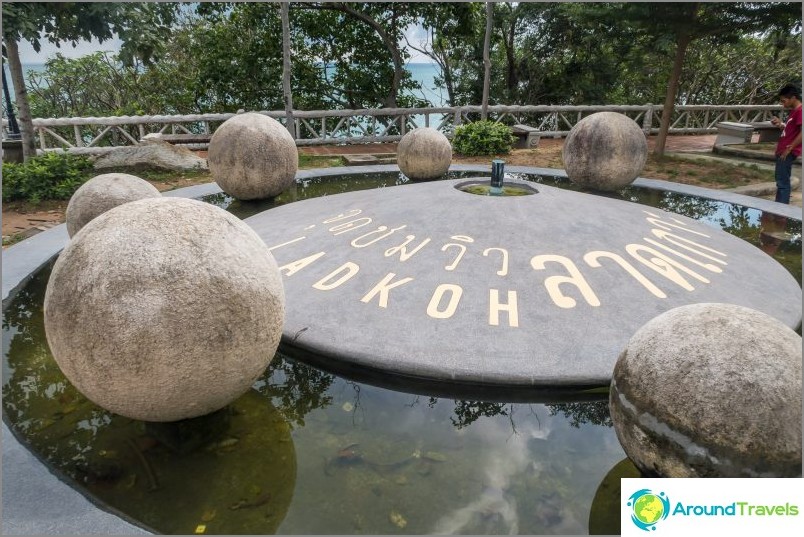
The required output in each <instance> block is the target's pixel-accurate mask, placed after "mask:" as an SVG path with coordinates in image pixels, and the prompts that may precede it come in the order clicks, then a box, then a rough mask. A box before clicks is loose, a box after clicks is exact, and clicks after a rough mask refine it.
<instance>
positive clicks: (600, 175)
mask: <svg viewBox="0 0 804 537" xmlns="http://www.w3.org/2000/svg"><path fill="white" fill-rule="evenodd" d="M562 158H563V159H564V169H565V170H566V172H567V177H569V179H570V181H572V182H573V183H576V184H579V185H582V186H585V187H588V188H591V189H594V190H604V191H613V190H620V189H621V188H623V187H625V186H628V185H630V184H631V183H632V182H633V180H634V179H636V178H637V177H638V176H639V174H640V173H642V168H644V167H645V162H646V161H647V160H648V142H647V140H645V135H644V134H643V133H642V129H640V128H639V125H637V124H636V123H635V122H634V121H633V120H632V119H630V118H629V117H627V116H625V115H623V114H618V113H617V112H597V113H595V114H592V115H590V116H587V117H585V118H583V119H582V120H580V121H579V122H578V123H577V124H576V125H575V126H574V127H573V128H572V130H570V133H569V135H567V139H566V140H565V141H564V147H563V149H562Z"/></svg>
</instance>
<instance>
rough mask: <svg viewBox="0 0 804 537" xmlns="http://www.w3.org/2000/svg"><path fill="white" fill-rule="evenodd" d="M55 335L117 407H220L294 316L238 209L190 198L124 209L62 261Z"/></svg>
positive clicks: (76, 370)
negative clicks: (289, 313) (231, 210)
mask: <svg viewBox="0 0 804 537" xmlns="http://www.w3.org/2000/svg"><path fill="white" fill-rule="evenodd" d="M44 309H45V332H46V335H47V341H48V344H49V345H50V349H51V351H52V353H53V357H54V358H55V360H56V362H57V363H58V365H59V367H60V368H61V370H62V372H63V373H64V375H65V376H66V377H67V378H68V379H69V380H70V382H72V383H73V384H74V385H75V387H76V388H77V389H78V390H79V391H81V393H83V394H84V395H85V396H86V397H87V398H89V399H90V400H91V401H93V402H94V403H96V404H97V405H99V406H101V407H103V408H105V409H107V410H109V411H111V412H115V413H117V414H121V415H123V416H127V417H130V418H134V419H138V420H144V421H175V420H181V419H184V418H191V417H196V416H201V415H204V414H208V413H210V412H213V411H215V410H218V409H220V408H222V407H224V406H226V405H227V404H229V403H230V402H231V401H233V400H234V399H236V398H237V397H238V396H240V395H241V394H243V393H245V392H246V391H247V390H248V389H249V387H250V386H251V385H252V384H253V383H254V381H255V380H256V379H257V377H259V376H260V375H261V374H262V373H263V372H264V370H265V368H266V366H267V365H268V364H269V363H270V361H271V359H272V358H273V356H274V352H275V351H276V348H277V346H278V344H279V339H280V336H281V333H282V325H283V323H284V289H283V286H282V280H281V276H280V273H279V269H278V267H277V265H276V261H275V260H274V258H273V256H272V255H271V253H270V252H269V251H268V249H267V248H266V247H265V244H264V243H263V241H262V240H261V239H260V238H259V236H258V235H257V234H256V233H255V232H254V231H253V230H252V229H251V228H250V227H248V226H247V225H246V224H245V223H243V222H242V221H241V220H239V219H238V218H236V217H234V216H232V215H231V214H229V213H227V212H226V211H223V210H222V209H219V208H217V207H214V206H212V205H209V204H206V203H202V202H200V201H194V200H188V199H181V198H149V199H145V200H140V201H134V202H131V203H127V204H125V205H121V206H119V207H116V208H114V209H112V210H110V211H108V212H106V213H104V214H102V215H101V216H99V217H97V218H96V219H94V220H93V221H92V222H90V223H89V224H87V225H86V226H85V227H84V229H83V230H82V231H81V233H79V234H78V235H76V236H75V238H74V239H73V240H72V241H70V243H69V244H68V245H67V247H66V248H65V249H64V250H63V251H62V253H61V255H60V256H59V258H58V260H57V261H56V263H55V265H54V267H53V272H52V273H51V276H50V280H49V281H48V286H47V290H46V292H45V307H44Z"/></svg>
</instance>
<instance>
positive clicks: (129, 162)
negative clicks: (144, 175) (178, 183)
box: [94, 139, 207, 171]
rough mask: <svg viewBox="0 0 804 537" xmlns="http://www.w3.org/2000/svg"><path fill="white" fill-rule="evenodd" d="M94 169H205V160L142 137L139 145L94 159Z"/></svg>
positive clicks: (187, 151)
mask: <svg viewBox="0 0 804 537" xmlns="http://www.w3.org/2000/svg"><path fill="white" fill-rule="evenodd" d="M94 166H95V169H96V170H103V169H110V168H128V169H132V170H151V169H156V170H166V171H186V170H206V169H207V161H206V160H204V159H202V158H200V157H199V156H198V155H196V154H195V153H193V152H192V151H190V150H189V149H187V148H186V147H177V146H175V145H172V144H169V143H167V142H164V141H162V140H159V139H147V140H146V139H144V140H143V141H142V142H140V144H139V145H135V146H128V147H120V148H118V149H115V150H114V151H110V152H108V153H105V154H103V155H101V156H99V157H98V158H97V159H95V162H94Z"/></svg>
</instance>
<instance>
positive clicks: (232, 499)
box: [3, 171, 801, 534]
mask: <svg viewBox="0 0 804 537" xmlns="http://www.w3.org/2000/svg"><path fill="white" fill-rule="evenodd" d="M472 176H477V172H476V171H475V172H466V173H461V174H451V175H450V177H449V178H451V179H460V178H468V177H472ZM509 176H510V177H509V178H511V179H515V180H526V181H530V182H531V183H540V184H542V185H549V186H567V185H565V183H566V180H565V179H563V178H562V177H547V176H524V175H518V176H513V174H509ZM405 182H406V181H405V180H404V178H402V177H400V175H399V174H398V173H391V174H387V173H386V174H350V175H349V176H344V177H321V178H310V179H302V180H300V181H299V182H298V184H297V186H296V188H295V189H293V190H292V191H289V192H286V193H285V194H283V195H282V196H280V197H279V198H277V199H275V200H272V201H271V202H263V203H242V202H237V201H233V200H231V199H230V198H228V197H227V196H225V195H223V194H213V195H211V196H208V197H207V198H206V201H208V202H211V203H215V204H217V205H219V206H222V207H225V208H227V209H228V210H230V211H232V212H233V213H235V214H237V215H238V216H240V217H242V218H245V217H247V216H251V215H254V214H258V213H260V212H262V211H265V210H266V209H273V208H274V207H278V206H281V205H285V204H287V203H292V202H294V201H297V200H300V199H306V198H312V197H318V196H322V195H328V194H334V193H338V192H345V191H350V190H361V189H371V188H378V187H379V188H383V187H389V186H394V185H396V184H403V183H405ZM401 188H407V186H403V187H401ZM539 195H540V194H537V195H536V196H530V197H532V198H536V197H538V196H539ZM620 196H621V197H622V199H625V200H627V201H632V202H637V203H642V204H646V205H650V206H653V207H657V208H661V209H665V210H668V211H671V212H675V213H677V214H681V215H683V216H686V217H689V218H693V219H695V220H698V221H700V222H702V223H704V224H705V225H707V226H711V227H713V228H717V229H723V230H726V231H728V232H729V233H731V234H733V235H737V236H739V237H741V238H743V239H744V240H746V241H748V242H749V243H751V244H754V245H755V246H758V247H760V248H762V249H763V250H765V251H766V252H768V253H771V254H772V255H773V256H774V258H775V259H776V260H777V261H779V262H780V263H782V264H783V265H784V266H785V267H786V268H787V269H788V271H789V272H790V273H791V274H792V275H793V277H794V278H795V279H796V280H797V281H801V223H800V221H795V220H787V219H782V218H778V217H775V216H774V217H773V218H771V217H770V216H769V215H768V214H767V213H766V214H763V213H761V211H758V210H755V209H750V208H747V207H743V206H736V205H731V204H728V203H723V202H716V201H712V200H707V199H704V198H694V197H689V196H681V195H678V194H674V193H671V192H661V191H657V190H648V189H640V188H637V187H632V188H629V189H626V190H624V191H623V192H622V193H621V194H620ZM469 197H472V196H469ZM497 201H508V200H497ZM269 212H270V211H269ZM50 266H51V265H48V266H45V267H44V268H43V269H42V270H41V271H39V272H38V273H37V274H35V276H34V277H33V278H32V279H31V280H30V281H29V282H28V283H27V284H25V285H24V286H23V287H22V288H20V289H19V291H18V292H17V293H16V295H15V296H14V297H13V298H11V299H10V300H9V301H7V302H6V303H4V322H3V350H4V355H5V360H4V364H3V367H4V371H3V379H4V386H3V394H4V396H3V412H4V419H5V421H6V423H7V424H8V425H9V427H10V428H11V429H12V430H13V431H14V433H15V434H16V435H17V436H18V437H19V438H20V439H21V441H23V442H24V443H25V444H26V445H28V447H29V448H30V449H31V451H33V452H34V453H35V454H36V455H37V456H38V457H40V458H41V459H42V460H43V461H45V463H46V464H47V465H48V466H49V467H51V468H52V469H53V470H54V471H55V472H57V473H58V474H59V475H61V476H62V477H63V478H64V479H66V480H67V481H68V482H69V483H70V484H71V486H74V487H76V488H78V489H79V490H81V491H83V492H85V493H86V494H88V495H90V496H91V497H93V498H95V499H96V501H98V502H100V503H101V504H102V505H104V506H105V508H106V509H109V510H113V511H114V512H117V513H121V514H122V516H125V517H127V518H129V519H130V520H132V521H133V522H134V523H135V524H138V525H140V526H142V527H145V528H147V529H150V530H151V531H154V532H161V533H179V534H193V533H199V534H200V533H209V534H264V533H282V534H322V533H324V534H333V533H341V534H354V533H370V534H392V533H399V534H432V533H442V532H444V533H472V534H496V533H502V534H505V533H528V534H581V533H587V532H589V531H590V513H592V521H593V522H594V521H595V520H598V519H599V518H600V516H602V515H601V509H602V510H603V511H607V508H606V507H605V505H609V504H611V505H617V502H616V501H614V502H611V498H608V497H607V496H606V495H605V494H603V493H601V492H600V491H601V490H609V488H611V487H603V486H602V483H603V482H604V478H605V477H606V476H607V474H609V472H610V470H612V468H614V467H615V465H617V463H618V462H619V461H621V460H622V459H623V457H624V453H623V451H622V449H621V447H620V446H619V443H618V442H617V438H616V435H615V434H614V431H613V429H612V428H611V423H610V420H609V416H608V409H607V404H606V402H605V399H606V397H607V394H606V393H605V390H599V391H598V390H593V391H591V392H589V391H587V392H578V393H576V394H575V395H574V396H572V397H571V396H570V395H568V394H563V396H562V398H561V400H560V401H558V400H556V401H555V402H542V403H539V404H536V403H530V404H529V403H513V402H510V401H500V400H497V401H488V400H476V399H471V398H450V397H435V396H422V395H415V394H411V393H405V392H404V391H392V390H389V389H384V388H380V387H376V386H373V385H370V384H366V383H361V382H357V381H354V380H350V379H349V378H346V377H343V376H338V375H335V374H332V373H330V372H326V371H323V370H321V369H317V368H315V367H312V366H310V365H307V364H305V363H302V362H301V361H299V360H298V359H291V358H288V357H287V356H285V354H283V351H284V352H285V353H286V352H287V351H288V350H289V346H287V345H285V346H282V347H280V353H279V355H278V356H277V357H275V359H274V360H273V362H272V364H271V366H270V367H269V369H268V370H267V371H266V372H265V374H264V375H263V376H262V377H261V378H260V379H259V380H258V381H257V382H256V383H255V385H254V386H253V388H252V390H251V391H250V392H249V393H247V394H246V395H245V396H243V397H242V398H240V399H238V400H237V401H235V402H234V403H233V404H232V405H230V407H227V409H225V410H224V411H221V412H219V413H217V414H215V415H213V416H211V417H207V418H203V419H197V420H189V421H186V422H181V423H179V424H173V425H168V426H154V425H151V424H145V423H143V422H137V421H134V420H130V419H126V418H123V417H120V416H117V415H113V414H111V413H108V412H106V411H104V410H102V409H99V408H97V407H96V406H94V405H93V404H92V403H90V402H88V401H87V400H86V399H85V398H83V397H82V396H81V395H80V394H79V393H78V392H77V391H76V390H75V388H74V387H72V386H71V385H70V384H69V382H67V381H66V379H65V378H64V376H63V375H62V374H61V372H60V371H59V369H58V367H57V366H56V364H55V362H54V361H53V358H52V356H51V355H50V352H49V350H48V347H47V343H46V341H45V336H44V328H43V319H42V311H41V307H42V300H43V294H44V289H45V286H46V283H47V278H48V275H49V270H50ZM297 358H303V357H297ZM596 491H597V495H596ZM601 502H602V503H601ZM601 506H604V507H601ZM596 525H597V523H594V524H592V526H596ZM592 531H595V528H594V527H593V528H592Z"/></svg>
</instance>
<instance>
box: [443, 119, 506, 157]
mask: <svg viewBox="0 0 804 537" xmlns="http://www.w3.org/2000/svg"><path fill="white" fill-rule="evenodd" d="M515 139H516V138H515V137H514V135H513V134H511V130H510V129H509V128H508V127H507V126H505V125H503V124H502V123H497V122H494V121H475V122H474V123H468V124H466V125H460V126H459V127H457V128H456V129H455V136H454V137H453V138H452V147H453V149H455V152H456V153H460V154H461V155H466V156H470V157H471V156H476V155H501V154H506V153H509V152H510V151H511V144H513V143H514V140H515Z"/></svg>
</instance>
